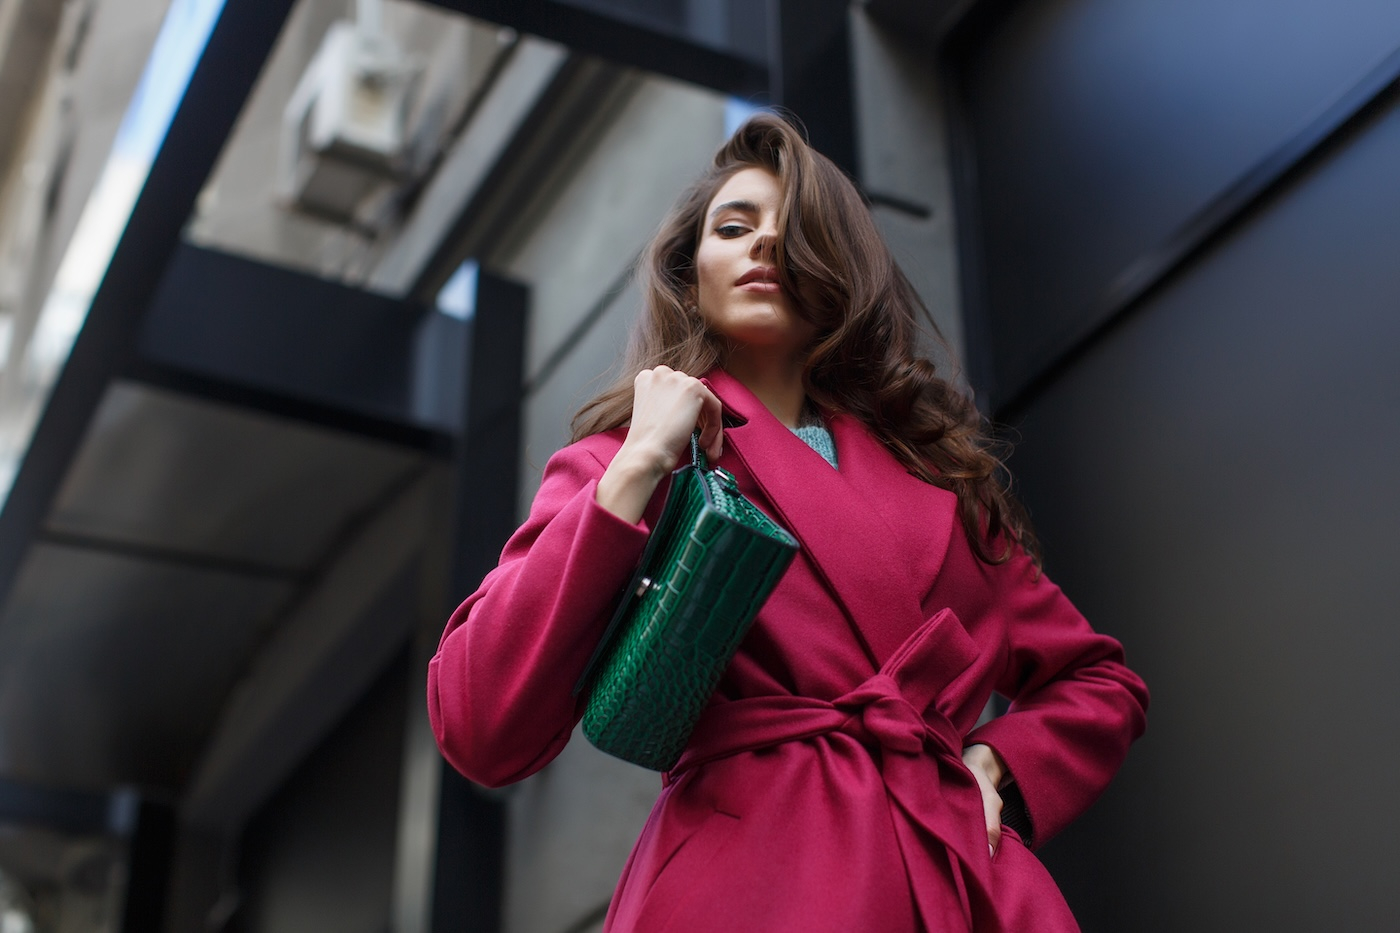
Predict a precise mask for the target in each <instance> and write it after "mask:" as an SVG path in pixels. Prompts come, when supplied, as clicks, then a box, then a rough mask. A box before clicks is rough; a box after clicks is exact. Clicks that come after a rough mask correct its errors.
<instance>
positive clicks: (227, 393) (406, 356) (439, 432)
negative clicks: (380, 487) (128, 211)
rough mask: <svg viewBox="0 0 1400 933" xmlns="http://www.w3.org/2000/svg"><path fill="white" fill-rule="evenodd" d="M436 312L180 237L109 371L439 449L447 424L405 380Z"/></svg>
mask: <svg viewBox="0 0 1400 933" xmlns="http://www.w3.org/2000/svg"><path fill="white" fill-rule="evenodd" d="M437 316H438V315H437V313H436V312H435V311H433V310H432V309H430V308H428V307H427V306H425V305H422V304H419V303H417V302H412V301H406V300H402V299H398V298H393V297H390V296H388V295H381V294H375V293H373V292H368V291H364V290H363V289H359V288H352V287H350V286H346V285H341V284H339V283H336V282H327V281H325V280H324V279H320V278H317V277H316V276H313V275H307V274H305V273H301V272H296V271H293V270H291V269H283V268H279V267H276V266H271V265H268V264H266V263H262V262H258V261H255V260H251V259H245V258H242V257H238V256H231V255H228V254H226V253H221V252H218V251H216V250H211V249H205V248H202V247H198V246H194V245H192V244H189V243H182V244H180V245H179V246H178V247H177V248H176V250H175V253H174V255H173V256H172V258H171V260H170V263H169V266H168V269H167V271H166V274H165V277H164V279H163V281H162V282H161V285H160V288H159V290H158V291H157V293H156V295H155V297H154V299H153V300H152V302H151V306H150V310H149V311H148V312H147V315H146V320H145V321H144V322H143V324H142V326H141V331H140V336H139V338H138V353H137V357H136V358H135V359H134V360H132V361H131V363H130V364H129V365H128V366H127V367H126V368H125V369H123V370H122V372H121V375H122V376H123V377H125V378H131V379H135V380H137V381H141V382H145V383H148V384H154V385H159V386H161V387H163V388H168V389H174V390H176V391H179V392H182V393H185V394H190V395H197V396H201V397H204V398H212V399H215V400H218V401H224V402H229V403H232V404H236V405H242V406H245V407H252V408H257V409H261V410H263V411H267V412H269V413H270V414H274V415H278V416H281V417H289V418H296V419H300V420H306V421H311V422H313V423H317V424H322V425H325V426H328V427H334V428H339V429H343V430H349V431H353V432H355V433H358V434H364V435H367V436H370V437H375V438H379V439H382V440H388V441H390V442H393V443H398V444H402V445H405V446H409V447H416V448H419V449H434V448H438V449H444V448H445V444H446V440H445V439H446V437H447V435H449V434H450V433H451V432H452V431H453V430H454V429H455V428H456V425H455V424H440V423H437V422H436V421H435V420H434V417H433V412H432V410H431V409H432V406H426V405H425V404H423V403H424V401H425V400H424V399H422V398H419V397H418V395H419V393H418V389H417V384H416V382H417V380H416V377H417V370H418V367H419V355H420V351H421V349H422V341H421V340H420V335H421V332H422V330H423V329H424V328H425V327H428V326H430V325H432V324H434V323H435V322H434V320H433V319H434V318H435V317H437ZM454 362H455V364H456V365H460V360H458V361H454ZM420 409H422V410H421V411H420Z"/></svg>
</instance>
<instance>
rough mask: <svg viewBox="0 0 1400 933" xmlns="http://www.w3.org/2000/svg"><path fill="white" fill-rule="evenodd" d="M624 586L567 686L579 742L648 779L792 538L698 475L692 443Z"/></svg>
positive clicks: (708, 686) (725, 481) (689, 722)
mask: <svg viewBox="0 0 1400 933" xmlns="http://www.w3.org/2000/svg"><path fill="white" fill-rule="evenodd" d="M690 451H691V463H690V464H689V465H687V466H683V467H681V468H680V469H678V470H676V471H675V472H674V473H673V474H671V489H670V492H669V493H668V494H667V496H666V504H665V506H663V507H662V510H661V518H660V519H659V520H658V521H657V524H656V528H654V529H653V530H652V533H651V537H650V538H649V539H648V541H647V546H646V551H645V552H644V553H643V554H642V561H641V565H640V566H639V567H638V568H637V572H636V574H635V575H634V576H633V577H632V582H631V583H630V584H629V585H628V588H627V590H626V591H625V593H624V595H623V599H622V604H621V605H620V606H619V607H618V609H617V613H616V614H615V615H614V616H613V619H612V622H611V623H609V625H608V628H607V631H606V632H604V634H603V638H602V641H601V642H600V643H599V645H598V648H597V650H596V651H594V653H593V657H592V659H591V660H590V661H589V662H588V666H587V668H585V669H584V672H583V676H582V677H580V678H579V681H578V684H577V685H576V686H575V687H574V694H575V695H578V694H579V693H582V692H584V691H587V694H588V702H587V706H586V708H585V710H584V714H583V734H584V735H586V736H587V737H588V740H589V741H590V742H592V743H593V744H594V745H596V746H597V747H598V748H600V749H602V750H603V751H605V752H607V753H608V754H610V755H615V756H617V757H618V758H622V759H625V760H627V761H630V762H633V763H635V764H639V765H641V766H643V767H645V768H652V769H654V770H656V771H665V770H668V769H669V768H671V767H672V766H673V765H675V763H676V761H677V760H678V759H679V758H680V756H681V752H682V751H683V750H684V749H685V744H686V741H687V740H688V739H689V738H690V733H691V730H692V729H694V728H695V723H696V721H697V720H698V719H699V718H700V713H701V711H703V710H704V708H705V704H706V703H708V702H709V699H710V695H711V694H712V693H714V690H715V686H716V684H718V683H719V679H720V677H721V676H722V675H723V674H724V669H725V668H726V667H728V666H729V661H730V659H731V658H733V657H734V653H735V652H736V651H737V650H738V649H739V643H740V642H741V641H742V640H743V638H744V635H745V633H747V632H748V630H749V626H750V625H751V624H752V623H753V620H754V617H755V616H756V615H757V614H758V610H759V608H760V607H761V606H762V605H763V603H764V601H765V600H766V599H767V598H768V594H769V593H771V592H773V588H774V587H775V586H777V585H778V579H779V578H780V577H781V576H782V575H783V571H785V570H786V569H787V567H788V564H790V563H791V562H792V558H793V556H794V555H795V554H796V553H797V549H798V545H797V540H796V539H795V538H793V536H792V535H790V534H788V532H787V531H786V530H784V529H783V528H782V527H781V526H780V525H778V524H777V523H776V522H774V521H773V520H772V519H770V518H769V517H768V516H767V515H764V514H763V512H761V511H760V510H759V509H758V507H757V506H755V505H754V504H753V503H752V502H750V501H749V500H748V499H746V498H744V496H743V494H742V493H740V492H739V489H738V487H737V486H736V484H735V482H734V477H733V476H732V475H731V474H730V473H729V472H728V471H727V470H723V469H718V468H717V469H713V470H711V469H707V467H706V464H705V455H704V453H702V452H701V450H700V444H699V435H698V434H696V435H695V436H693V437H691V440H690Z"/></svg>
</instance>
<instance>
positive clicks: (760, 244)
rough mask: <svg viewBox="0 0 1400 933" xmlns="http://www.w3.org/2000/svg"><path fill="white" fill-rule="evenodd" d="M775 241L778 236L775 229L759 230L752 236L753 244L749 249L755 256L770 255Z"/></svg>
mask: <svg viewBox="0 0 1400 933" xmlns="http://www.w3.org/2000/svg"><path fill="white" fill-rule="evenodd" d="M777 241H778V236H777V232H776V231H773V230H761V231H759V233H758V235H757V236H755V237H754V238H753V246H752V247H750V250H749V251H750V253H751V254H752V255H753V256H754V257H755V258H758V257H767V256H772V255H773V249H774V246H775V245H776V244H777Z"/></svg>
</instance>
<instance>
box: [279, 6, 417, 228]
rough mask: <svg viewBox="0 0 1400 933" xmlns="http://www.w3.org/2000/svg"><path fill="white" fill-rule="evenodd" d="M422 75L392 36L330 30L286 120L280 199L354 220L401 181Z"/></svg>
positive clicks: (350, 28)
mask: <svg viewBox="0 0 1400 933" xmlns="http://www.w3.org/2000/svg"><path fill="white" fill-rule="evenodd" d="M419 72H420V69H419V68H418V67H417V66H416V65H415V64H413V63H412V62H411V61H410V60H409V59H408V58H407V57H406V56H405V55H404V54H403V53H402V52H400V51H399V49H398V48H397V47H396V46H395V45H394V43H393V41H392V40H390V39H389V37H387V36H385V35H383V34H381V33H378V32H371V31H369V30H366V29H363V28H361V27H358V26H356V25H355V24H354V23H350V22H347V21H340V22H336V23H334V24H332V26H331V28H330V29H329V30H327V32H326V35H325V38H324V39H323V40H322V41H321V47H320V49H319V50H317V52H316V55H315V56H314V57H313V58H312V60H311V63H310V64H309V65H308V66H307V69H306V71H305V72H304V73H303V74H302V76H301V80H300V81H298V82H297V86H296V90H294V91H293V92H292V97H291V100H289V101H288V103H287V107H286V109H285V110H284V111H283V114H282V147H281V149H282V151H281V158H280V164H279V166H278V185H277V189H278V194H279V196H280V197H281V198H282V199H283V201H284V202H285V203H287V204H288V205H289V206H291V207H294V208H296V209H299V210H303V211H306V212H308V213H310V214H314V215H316V216H318V217H322V218H325V219H327V220H333V221H337V222H349V221H352V220H354V219H355V217H356V212H357V210H358V208H359V207H360V205H361V204H362V203H364V201H365V200H366V199H367V198H368V197H369V196H370V195H372V194H374V193H375V192H376V191H379V190H381V189H383V188H384V187H385V186H388V185H395V184H397V183H398V182H399V181H401V180H402V178H403V175H404V173H405V171H406V170H407V169H408V164H407V163H408V158H407V150H408V133H407V128H406V122H407V117H408V109H409V104H410V102H411V98H412V92H413V89H414V87H415V86H416V84H417V78H418V75H419Z"/></svg>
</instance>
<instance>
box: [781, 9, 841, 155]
mask: <svg viewBox="0 0 1400 933" xmlns="http://www.w3.org/2000/svg"><path fill="white" fill-rule="evenodd" d="M769 11H770V17H771V18H770V20H769V23H768V41H769V49H770V51H769V62H770V65H769V68H770V75H769V78H770V80H769V98H770V100H771V101H772V102H773V103H774V104H776V105H779V106H781V107H782V108H784V109H785V110H789V111H791V112H792V113H794V114H796V115H797V117H798V119H800V120H801V121H802V123H803V125H804V126H806V128H807V136H808V139H809V140H810V141H811V143H812V146H813V147H814V148H815V149H816V150H817V151H818V152H820V153H822V154H823V155H825V156H826V157H827V158H829V159H831V161H833V162H835V163H836V164H837V165H839V166H841V168H843V169H845V170H846V173H847V174H848V175H850V176H851V178H853V179H854V178H859V177H860V172H859V168H860V166H859V165H857V157H856V116H855V90H854V86H853V82H854V76H853V75H852V73H851V68H852V60H851V27H850V9H849V4H848V2H847V0H770V3H769Z"/></svg>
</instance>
